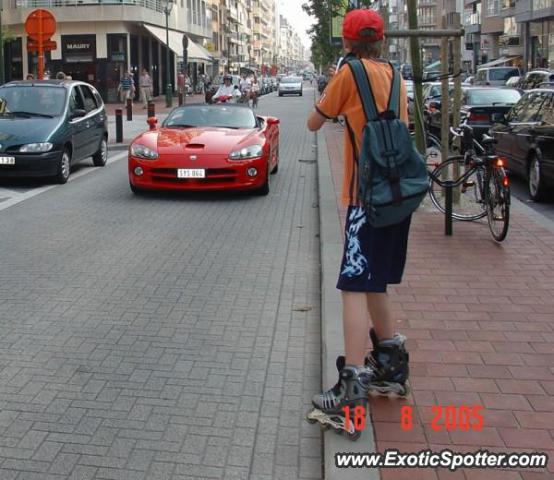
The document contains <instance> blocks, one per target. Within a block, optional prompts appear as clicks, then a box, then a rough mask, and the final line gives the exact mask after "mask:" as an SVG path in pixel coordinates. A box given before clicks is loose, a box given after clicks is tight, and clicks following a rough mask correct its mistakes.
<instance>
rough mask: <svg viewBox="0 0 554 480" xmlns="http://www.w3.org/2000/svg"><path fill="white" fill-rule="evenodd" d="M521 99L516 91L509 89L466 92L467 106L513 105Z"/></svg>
mask: <svg viewBox="0 0 554 480" xmlns="http://www.w3.org/2000/svg"><path fill="white" fill-rule="evenodd" d="M520 98H521V94H520V93H519V92H518V91H517V90H509V89H500V88H499V89H488V88H487V89H483V90H469V91H468V92H467V104H468V105H495V104H506V103H509V104H514V103H517V101H518V100H519V99H520Z"/></svg>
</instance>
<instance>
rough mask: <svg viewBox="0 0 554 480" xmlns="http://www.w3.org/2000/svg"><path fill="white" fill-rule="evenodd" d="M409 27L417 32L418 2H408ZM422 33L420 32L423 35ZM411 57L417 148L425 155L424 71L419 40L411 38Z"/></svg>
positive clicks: (414, 0) (413, 0)
mask: <svg viewBox="0 0 554 480" xmlns="http://www.w3.org/2000/svg"><path fill="white" fill-rule="evenodd" d="M407 7H408V25H409V27H410V30H412V31H414V30H417V0H408V3H407ZM421 33H422V32H419V34H420V35H421ZM410 55H411V58H412V69H413V73H414V126H415V141H416V147H417V149H418V150H419V152H420V153H425V150H426V147H425V136H424V132H423V87H422V77H423V69H422V67H421V53H420V51H419V39H418V38H417V36H415V35H414V36H410Z"/></svg>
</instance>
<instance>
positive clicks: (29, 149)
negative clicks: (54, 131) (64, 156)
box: [19, 142, 54, 153]
mask: <svg viewBox="0 0 554 480" xmlns="http://www.w3.org/2000/svg"><path fill="white" fill-rule="evenodd" d="M52 148H54V145H53V144H52V143H50V142H41V143H27V144H26V145H21V147H19V151H20V152H22V153H43V152H49V151H50V150H52Z"/></svg>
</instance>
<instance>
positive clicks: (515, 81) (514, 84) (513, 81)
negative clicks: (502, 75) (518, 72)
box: [506, 76, 521, 88]
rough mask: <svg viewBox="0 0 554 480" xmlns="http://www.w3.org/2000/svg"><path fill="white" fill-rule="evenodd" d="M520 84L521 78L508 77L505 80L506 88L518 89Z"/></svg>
mask: <svg viewBox="0 0 554 480" xmlns="http://www.w3.org/2000/svg"><path fill="white" fill-rule="evenodd" d="M520 82H521V77H518V76H516V77H510V78H508V80H506V86H507V87H510V88H518V87H519V83H520Z"/></svg>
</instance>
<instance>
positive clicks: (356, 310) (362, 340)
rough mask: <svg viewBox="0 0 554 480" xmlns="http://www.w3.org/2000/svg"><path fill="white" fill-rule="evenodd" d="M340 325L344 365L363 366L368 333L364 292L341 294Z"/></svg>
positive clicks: (366, 303) (366, 304)
mask: <svg viewBox="0 0 554 480" xmlns="http://www.w3.org/2000/svg"><path fill="white" fill-rule="evenodd" d="M342 309H343V314H342V323H343V332H344V351H345V354H346V363H347V364H349V365H363V364H364V358H365V354H366V347H367V338H368V332H369V315H368V302H367V299H366V294H365V293H364V292H347V291H343V292H342Z"/></svg>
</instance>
